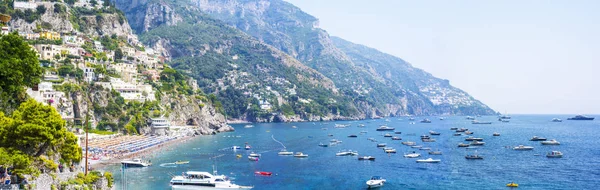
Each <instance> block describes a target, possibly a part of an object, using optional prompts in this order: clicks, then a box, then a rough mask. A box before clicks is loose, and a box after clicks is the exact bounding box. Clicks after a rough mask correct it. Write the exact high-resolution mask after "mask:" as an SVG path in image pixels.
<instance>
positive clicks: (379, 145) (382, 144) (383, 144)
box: [377, 143, 387, 147]
mask: <svg viewBox="0 0 600 190" xmlns="http://www.w3.org/2000/svg"><path fill="white" fill-rule="evenodd" d="M385 146H387V144H385V143H380V144H377V147H385Z"/></svg>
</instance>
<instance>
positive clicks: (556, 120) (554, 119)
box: [552, 118, 562, 122]
mask: <svg viewBox="0 0 600 190" xmlns="http://www.w3.org/2000/svg"><path fill="white" fill-rule="evenodd" d="M552 122H562V119H558V118H552Z"/></svg>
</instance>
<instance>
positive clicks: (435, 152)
mask: <svg viewBox="0 0 600 190" xmlns="http://www.w3.org/2000/svg"><path fill="white" fill-rule="evenodd" d="M429 155H442V151H439V150H436V151H429Z"/></svg>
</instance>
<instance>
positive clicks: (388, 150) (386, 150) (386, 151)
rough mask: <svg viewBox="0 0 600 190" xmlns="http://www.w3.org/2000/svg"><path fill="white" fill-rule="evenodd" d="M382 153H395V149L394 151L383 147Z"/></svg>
mask: <svg viewBox="0 0 600 190" xmlns="http://www.w3.org/2000/svg"><path fill="white" fill-rule="evenodd" d="M383 152H385V153H396V149H394V148H392V147H385V148H383Z"/></svg>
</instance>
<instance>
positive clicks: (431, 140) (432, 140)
mask: <svg viewBox="0 0 600 190" xmlns="http://www.w3.org/2000/svg"><path fill="white" fill-rule="evenodd" d="M421 141H423V142H435V139H421Z"/></svg>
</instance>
